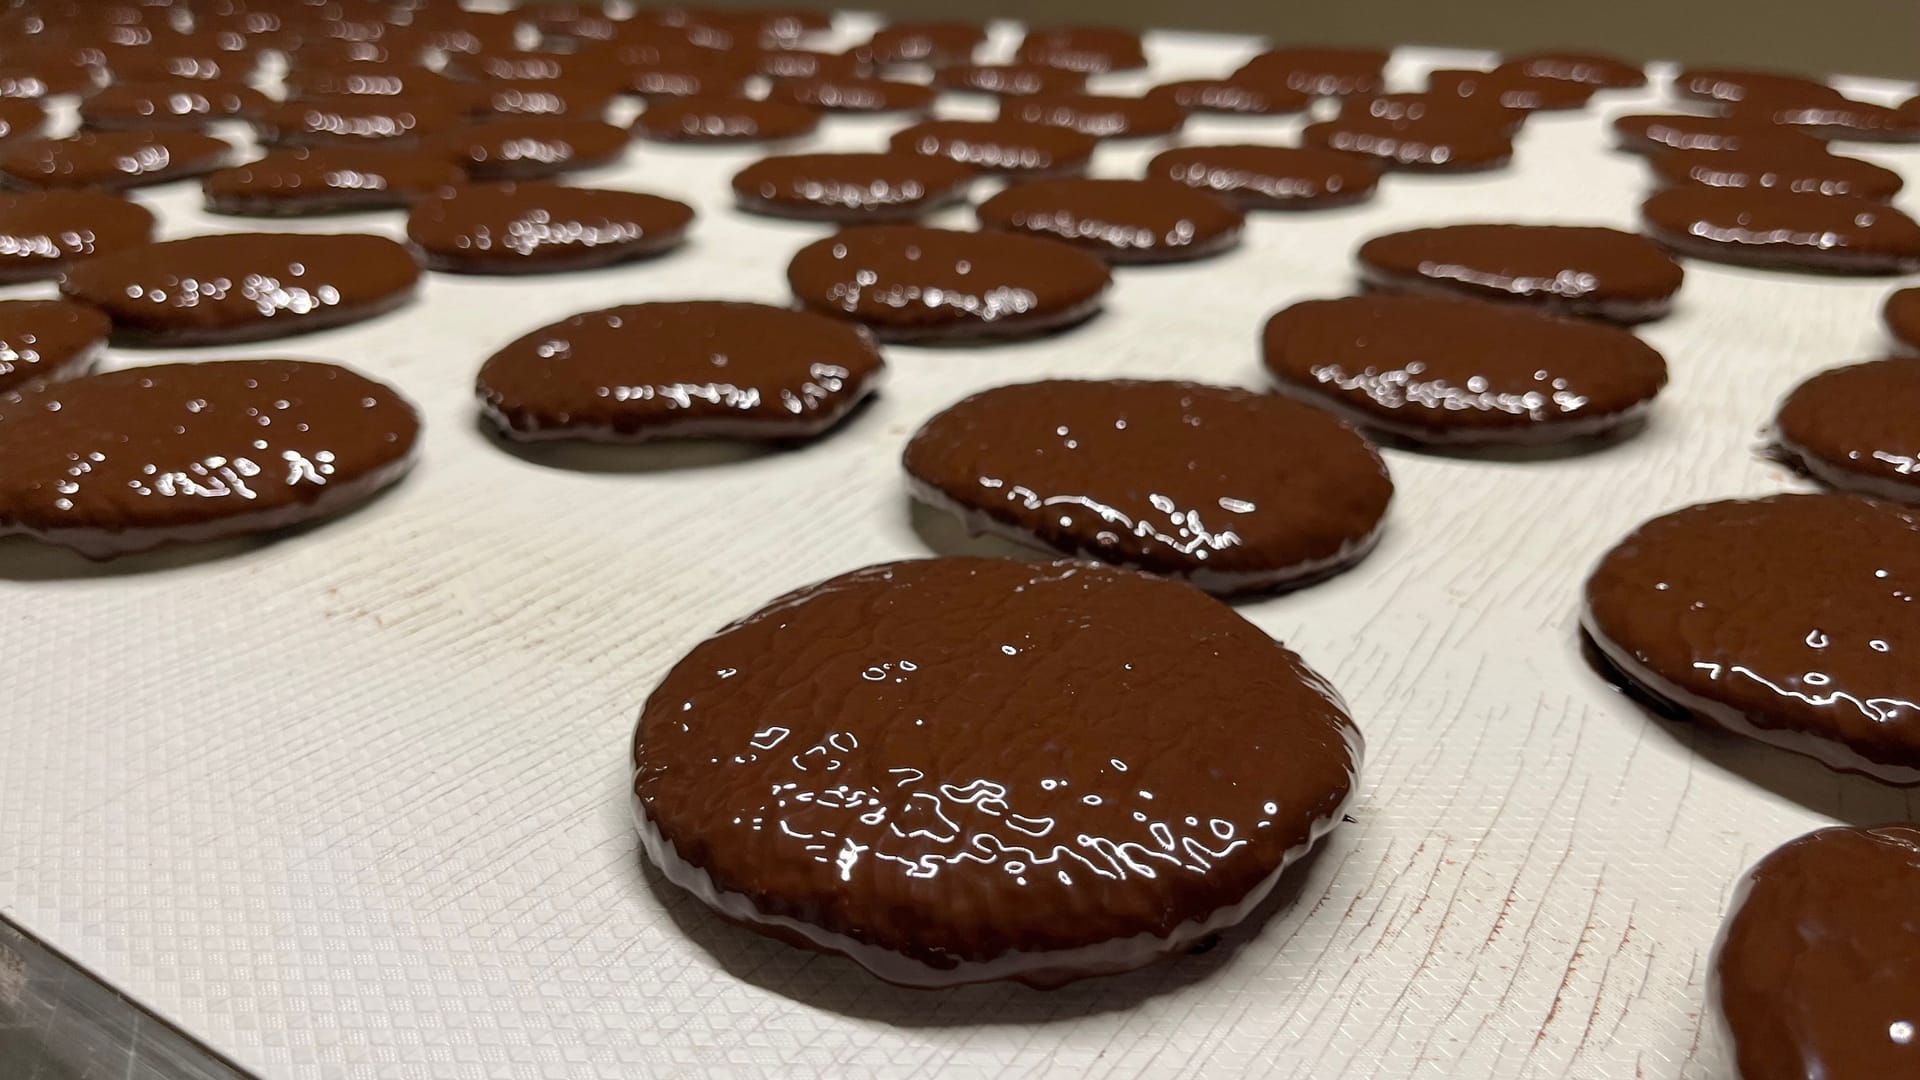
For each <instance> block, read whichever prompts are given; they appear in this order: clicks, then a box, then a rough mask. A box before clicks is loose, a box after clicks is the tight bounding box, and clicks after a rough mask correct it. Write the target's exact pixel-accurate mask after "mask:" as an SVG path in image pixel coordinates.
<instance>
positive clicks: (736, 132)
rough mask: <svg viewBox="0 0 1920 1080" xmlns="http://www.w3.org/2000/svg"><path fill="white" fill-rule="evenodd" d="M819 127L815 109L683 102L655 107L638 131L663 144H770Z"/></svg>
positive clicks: (708, 100)
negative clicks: (769, 142)
mask: <svg viewBox="0 0 1920 1080" xmlns="http://www.w3.org/2000/svg"><path fill="white" fill-rule="evenodd" d="M819 123H820V114H819V113H816V112H814V111H813V110H812V109H806V108H802V107H800V106H798V105H789V104H785V103H783V102H778V101H753V100H751V99H748V98H710V97H683V98H673V99H670V100H660V101H655V102H653V103H651V104H649V105H648V106H647V111H646V112H643V113H641V114H640V118H639V119H638V120H635V121H634V123H633V131H634V134H636V135H639V136H640V137H641V138H643V139H653V140H656V141H659V142H768V141H773V140H777V139H797V138H799V137H800V136H802V135H805V134H807V133H809V132H811V131H812V130H813V129H814V128H815V127H817V126H819Z"/></svg>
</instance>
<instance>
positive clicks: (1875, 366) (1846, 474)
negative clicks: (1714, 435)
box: [1773, 357, 1920, 502]
mask: <svg viewBox="0 0 1920 1080" xmlns="http://www.w3.org/2000/svg"><path fill="white" fill-rule="evenodd" d="M1773 448H1774V452H1775V453H1776V454H1777V455H1778V456H1779V457H1780V458H1781V459H1782V460H1784V461H1786V462H1787V463H1788V464H1790V465H1792V466H1793V467H1794V468H1796V469H1799V470H1800V471H1801V472H1803V473H1805V474H1807V475H1808V476H1811V477H1813V478H1814V479H1815V480H1818V481H1820V482H1821V483H1823V484H1826V485H1827V486H1828V487H1834V488H1840V489H1841V490H1844V491H1858V492H1860V493H1862V494H1865V495H1877V496H1879V497H1881V498H1883V499H1897V500H1900V501H1902V502H1920V359H1914V358H1908V357H1899V358H1895V359H1891V360H1873V361H1869V362H1867V363H1864V364H1851V365H1848V366H1846V367H1837V368H1828V369H1827V370H1825V371H1822V372H1820V373H1819V374H1817V375H1815V376H1813V377H1812V378H1810V379H1808V380H1807V381H1805V382H1803V383H1801V384H1800V385H1799V386H1797V387H1794V389H1793V392H1792V393H1789V394H1788V395H1787V396H1786V399H1785V400H1784V401H1782V402H1781V403H1780V411H1779V413H1778V414H1777V415H1776V416H1775V417H1774V420H1773Z"/></svg>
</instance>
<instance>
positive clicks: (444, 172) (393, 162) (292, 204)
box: [200, 146, 467, 217]
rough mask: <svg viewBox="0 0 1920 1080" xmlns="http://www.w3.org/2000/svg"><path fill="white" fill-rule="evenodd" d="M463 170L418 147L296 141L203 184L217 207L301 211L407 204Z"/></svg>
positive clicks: (254, 212)
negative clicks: (299, 142)
mask: <svg viewBox="0 0 1920 1080" xmlns="http://www.w3.org/2000/svg"><path fill="white" fill-rule="evenodd" d="M466 178H467V177H466V173H464V172H462V171H461V170H460V167H459V166H457V165H449V164H448V163H446V162H444V161H442V160H440V159H439V158H437V157H433V156H431V155H429V154H424V153H421V152H420V151H418V150H401V149H394V148H388V147H378V146H301V147H296V148H294V149H291V150H276V151H274V152H272V153H270V154H268V155H267V156H266V157H263V158H261V159H260V160H258V161H253V162H248V163H247V164H245V165H238V166H235V167H234V168H231V169H221V170H220V171H218V172H215V173H211V174H209V175H208V176H207V178H206V179H205V180H202V181H201V182H200V187H201V190H202V192H204V193H205V195H206V199H207V209H208V210H209V211H211V212H213V213H216V214H244V215H251V216H258V217H299V216H303V215H310V214H332V213H339V212H342V211H352V210H385V209H390V208H392V207H400V206H410V205H412V204H413V203H414V202H416V201H418V200H420V199H423V198H426V197H427V196H429V195H432V194H435V193H436V192H440V191H444V190H446V189H448V188H451V187H453V186H454V185H456V184H460V183H463V182H465V180H466Z"/></svg>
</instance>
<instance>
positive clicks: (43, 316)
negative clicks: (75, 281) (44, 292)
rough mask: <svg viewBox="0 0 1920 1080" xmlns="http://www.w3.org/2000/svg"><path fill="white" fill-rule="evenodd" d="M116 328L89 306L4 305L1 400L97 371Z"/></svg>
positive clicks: (13, 302) (44, 302)
mask: <svg viewBox="0 0 1920 1080" xmlns="http://www.w3.org/2000/svg"><path fill="white" fill-rule="evenodd" d="M111 325H112V324H111V323H109V322H108V321H107V317H106V316H105V315H102V314H101V313H100V312H99V311H97V310H95V309H93V308H90V307H88V306H87V305H85V304H76V303H73V302H71V301H67V300H0V394H6V393H11V392H14V391H18V390H24V389H27V388H30V387H35V386H39V385H42V384H45V383H50V382H59V381H61V380H62V379H72V378H77V377H79V376H81V375H85V374H86V373H88V372H89V371H92V370H93V365H94V363H95V362H97V361H98V360H99V359H100V352H101V350H102V349H104V348H105V347H106V344H107V330H108V328H109V327H110V326H111ZM0 467H4V466H0Z"/></svg>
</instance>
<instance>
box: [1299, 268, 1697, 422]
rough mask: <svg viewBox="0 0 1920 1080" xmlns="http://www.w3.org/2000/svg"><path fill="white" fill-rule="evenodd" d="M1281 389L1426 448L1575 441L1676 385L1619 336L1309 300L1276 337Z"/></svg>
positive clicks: (1534, 317) (1530, 315) (1473, 305)
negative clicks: (1667, 383)
mask: <svg viewBox="0 0 1920 1080" xmlns="http://www.w3.org/2000/svg"><path fill="white" fill-rule="evenodd" d="M1266 364H1267V370H1268V371H1269V372H1271V373H1272V374H1273V377H1274V378H1275V379H1276V380H1278V381H1279V384H1280V386H1281V389H1282V390H1283V391H1284V392H1285V393H1287V394H1290V395H1292V396H1295V397H1299V398H1302V399H1304V400H1307V401H1309V402H1311V403H1313V404H1317V405H1321V406H1324V407H1326V408H1327V409H1329V410H1331V411H1333V412H1335V413H1338V414H1339V415H1341V416H1344V417H1346V418H1347V419H1349V420H1351V421H1353V422H1354V423H1356V424H1358V425H1360V426H1361V427H1363V428H1367V429H1369V430H1373V431H1378V432H1382V433H1384V434H1388V435H1392V436H1395V437H1396V438H1400V439H1404V440H1407V441H1410V442H1414V443H1425V444H1433V445H1448V446H1462V445H1495V444H1526V445H1539V444H1545V443H1557V442H1564V441H1567V440H1570V439H1580V438H1586V437H1590V436H1595V435H1601V434H1605V433H1608V432H1612V431H1616V430H1621V429H1624V428H1626V427H1627V426H1629V425H1631V424H1633V423H1635V422H1637V421H1639V420H1641V419H1642V418H1643V417H1644V416H1645V414H1646V411H1647V408H1648V406H1649V405H1651V404H1652V402H1653V398H1654V395H1655V394H1658V393H1659V392H1660V388H1661V387H1663V386H1665V385H1666V382H1667V364H1666V361H1665V360H1664V359H1662V358H1661V356H1660V354H1659V353H1658V352H1657V351H1655V350H1654V349H1653V347H1652V346H1650V345H1648V344H1647V343H1645V342H1643V341H1641V340H1640V339H1639V338H1637V337H1634V336H1633V335H1632V334H1630V333H1628V332H1627V331H1625V330H1622V329H1619V328H1618V327H1613V326H1607V325H1605V324H1603V323H1596V322H1588V321H1585V320H1581V319H1563V318H1557V317H1555V316H1551V315H1546V314H1542V313H1539V312H1533V311H1523V310H1521V309H1518V308H1513V307H1505V306H1501V305H1497V304H1487V303H1482V302H1480V301H1478V300H1464V299H1460V300H1456V299H1452V298H1442V297H1426V296H1405V295H1394V294H1390V293H1374V294H1369V295H1366V296H1353V297H1346V298H1343V299H1339V300H1308V301H1304V302H1302V303H1298V304H1295V305H1293V306H1292V307H1290V308H1287V309H1286V310H1284V311H1281V312H1280V313H1279V314H1277V315H1275V316H1274V317H1273V318H1272V319H1271V320H1269V321H1268V323H1267V329H1266Z"/></svg>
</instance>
